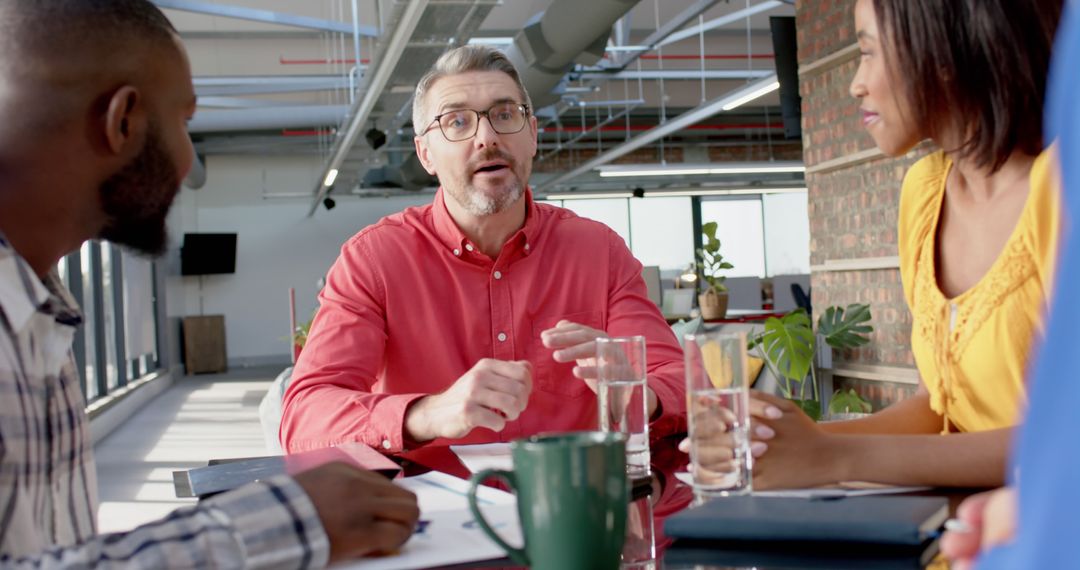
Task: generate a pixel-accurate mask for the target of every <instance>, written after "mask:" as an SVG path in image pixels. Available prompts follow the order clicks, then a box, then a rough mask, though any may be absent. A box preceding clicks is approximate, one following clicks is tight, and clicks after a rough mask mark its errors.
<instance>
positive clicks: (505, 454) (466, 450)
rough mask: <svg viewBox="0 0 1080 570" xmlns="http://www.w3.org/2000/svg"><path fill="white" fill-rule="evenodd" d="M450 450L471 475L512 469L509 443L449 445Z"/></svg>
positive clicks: (512, 463) (512, 461)
mask: <svg viewBox="0 0 1080 570" xmlns="http://www.w3.org/2000/svg"><path fill="white" fill-rule="evenodd" d="M450 450H451V451H453V452H454V454H455V455H457V456H458V459H460V460H461V462H462V463H463V464H465V468H466V469H468V470H469V471H472V472H473V473H476V472H477V471H482V470H484V469H504V470H506V471H510V470H512V469H513V468H514V458H513V457H511V455H510V444H509V443H483V444H479V445H451V446H450Z"/></svg>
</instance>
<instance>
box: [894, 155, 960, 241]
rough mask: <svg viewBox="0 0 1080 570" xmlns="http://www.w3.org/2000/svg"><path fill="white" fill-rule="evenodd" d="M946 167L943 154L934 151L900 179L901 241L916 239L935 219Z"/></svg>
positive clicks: (946, 159) (947, 172) (947, 161)
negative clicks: (902, 181)
mask: <svg viewBox="0 0 1080 570" xmlns="http://www.w3.org/2000/svg"><path fill="white" fill-rule="evenodd" d="M949 166H950V162H949V159H948V157H946V156H945V153H944V152H941V151H937V152H933V153H930V154H928V155H926V156H924V157H922V158H920V159H919V160H918V161H916V162H915V164H913V165H912V166H911V168H909V169H908V171H907V174H905V175H904V183H903V186H901V189H900V213H899V218H900V219H899V225H900V234H901V240H902V241H903V240H904V238H905V237H908V238H915V239H919V236H920V235H921V234H922V233H924V232H925V230H926V229H927V228H929V227H930V226H931V225H932V224H933V223H934V220H936V219H937V208H939V207H940V205H941V193H942V192H944V190H945V177H946V176H948V174H949Z"/></svg>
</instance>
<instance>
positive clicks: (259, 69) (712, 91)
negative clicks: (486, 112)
mask: <svg viewBox="0 0 1080 570" xmlns="http://www.w3.org/2000/svg"><path fill="white" fill-rule="evenodd" d="M454 1H457V0H454ZM764 1H765V0H754V1H752V2H748V1H746V0H743V1H724V0H720V1H718V2H711V3H710V4H711V7H709V8H708V9H707V10H705V11H704V12H703V13H702V14H701V15H700V17H695V18H693V19H691V20H690V22H689V23H688V24H687V25H686V26H684V28H685V27H690V26H693V25H696V24H697V23H698V22H699V21H700V22H709V21H712V20H715V19H718V18H723V17H725V16H729V15H731V14H733V13H736V12H739V11H742V10H745V9H747V7H748V6H751V7H752V6H755V5H758V4H762V3H764ZM480 2H481V3H490V2H488V1H486V0H480ZM551 2H552V0H502V1H501V2H498V3H496V4H494V5H491V6H486V7H485V8H484V9H485V10H486V17H484V19H483V20H482V23H480V24H479V27H478V29H476V30H475V31H473V32H471V33H470V37H471V38H474V39H486V40H484V41H491V42H494V43H496V44H501V45H503V46H506V44H505V41H506V40H505V39H506V38H510V37H512V36H513V35H514V34H516V33H517V32H518V31H520V30H521V29H522V28H523V27H524V26H525V25H526V23H527V22H528V21H529V20H530V18H532V17H533V16H534V15H536V14H538V13H540V12H543V11H544V10H545V9H547V8H548V6H549V5H550V4H551ZM161 4H163V5H166V6H168V5H173V6H175V5H179V6H181V7H184V8H187V9H185V10H177V9H170V8H166V9H165V12H166V14H167V15H168V16H169V18H170V19H171V20H172V21H173V23H174V24H175V25H176V27H177V29H178V30H179V31H180V34H181V36H182V38H183V39H184V41H185V44H186V46H187V48H188V51H189V55H190V57H191V61H192V70H193V73H194V75H195V76H196V84H197V91H198V92H199V95H200V99H201V103H200V107H199V113H198V114H197V117H196V121H195V122H194V123H193V137H192V138H193V140H194V141H195V143H196V148H197V150H198V151H199V152H200V153H201V154H203V155H214V154H271V155H272V154H318V155H320V156H327V157H328V155H329V153H330V150H331V149H332V147H333V146H334V142H335V139H337V138H338V137H339V136H340V134H339V128H340V129H343V128H344V127H345V124H344V123H343V121H344V120H345V119H346V117H345V115H346V113H347V112H348V108H349V107H350V105H351V104H352V103H353V102H354V100H355V97H354V95H353V91H352V89H353V88H357V89H360V90H361V93H362V86H363V84H364V81H365V80H366V79H367V78H366V77H365V76H364V73H365V72H368V70H371V69H373V68H374V66H376V65H378V62H377V61H374V62H373V61H369V60H371V59H372V58H373V57H374V56H376V55H377V54H378V53H379V49H380V45H383V44H382V43H380V42H383V43H385V42H386V40H387V37H386V34H389V33H391V32H392V29H391V28H390V27H389V26H390V25H392V24H393V22H392V21H391V20H392V19H393V18H394V17H395V16H394V14H395V13H398V12H400V11H401V9H402V2H400V1H398V0H355V1H353V0H328V1H315V2H296V1H295V0H220V1H218V0H214V1H205V0H204V1H195V0H191V1H188V0H170V2H165V1H164V0H162V2H161ZM354 4H355V5H356V7H357V14H356V15H357V23H358V24H359V25H360V27H361V28H364V29H366V30H368V31H369V32H371V31H374V32H375V34H376V36H375V37H372V36H360V37H359V38H358V45H357V43H354V40H356V39H357V37H356V36H354V35H353V34H344V33H339V32H330V31H321V30H316V29H312V28H308V27H298V26H296V25H282V24H275V23H269V22H265V21H253V20H250V19H240V18H235V17H226V16H222V15H211V14H206V13H198V11H190V10H201V9H205V8H206V7H207V5H211V6H216V7H219V8H223V9H228V10H230V11H236V12H239V13H242V14H243V15H245V16H248V15H254V16H265V15H266V13H273V14H277V15H283V16H288V17H295V18H296V19H303V20H304V22H309V21H311V20H318V21H323V22H328V23H337V24H344V25H347V26H349V27H350V28H351V26H352V25H353V16H354V14H353V5H354ZM440 4H446V2H445V0H444V1H442V2H440V0H430V1H429V3H428V7H427V10H433V9H438V8H440V7H442V8H445V6H440ZM701 4H702V2H701V1H700V0H642V1H640V2H638V3H637V4H636V5H635V6H634V7H633V8H632V9H631V10H630V12H629V14H628V17H627V18H626V19H624V20H623V21H620V22H619V23H618V24H617V26H616V28H617V29H616V30H615V31H614V32H613V34H612V39H611V40H610V41H609V43H608V45H609V49H610V51H608V53H607V55H606V59H605V60H603V61H601V62H600V64H598V66H591V67H588V68H585V67H581V68H579V69H577V70H575V72H576V73H571V75H570V77H571V78H572V79H571V80H570V81H568V82H567V83H566V85H567V86H568V87H569V89H568V90H567V91H569V92H568V93H565V94H564V95H563V97H562V101H563V102H562V103H561V104H560V105H558V106H556V107H551V108H548V109H544V110H539V111H538V116H539V117H540V118H541V123H542V124H543V126H544V128H543V130H542V132H541V135H540V138H541V151H540V154H541V155H547V156H546V158H545V160H544V161H542V162H541V163H540V164H538V168H537V171H538V172H537V175H536V176H537V177H539V178H540V179H543V178H544V177H545V176H551V177H554V176H557V175H558V174H559V173H560V172H562V171H564V170H566V169H567V168H569V167H571V166H573V165H575V164H579V163H581V162H582V161H584V160H587V159H588V158H590V157H593V156H596V155H597V154H602V153H603V152H605V151H606V150H608V149H610V148H611V147H612V146H613V145H615V144H618V143H619V142H621V141H625V140H627V139H631V138H633V137H634V136H636V135H638V134H640V133H641V132H644V131H647V130H648V129H651V128H654V127H656V126H657V125H660V124H662V123H664V122H665V121H669V120H671V119H673V118H675V117H677V116H678V115H679V114H681V113H683V112H686V111H688V110H690V109H692V108H694V107H697V106H699V105H700V104H701V103H703V102H705V101H709V100H714V99H716V98H718V97H721V96H723V95H725V94H727V93H730V92H732V91H734V90H737V89H739V88H740V87H743V86H744V85H746V83H747V82H748V79H747V78H745V77H743V76H750V75H752V74H758V75H760V74H762V73H772V72H774V64H773V60H772V58H771V55H772V43H771V38H770V35H769V21H768V19H769V17H770V16H792V15H794V6H792V5H790V4H787V3H784V4H781V5H779V6H777V7H774V8H772V9H769V10H767V11H764V12H762V13H759V14H756V15H753V16H751V17H749V18H741V19H738V20H737V21H734V22H732V23H729V24H727V25H725V26H723V27H719V28H716V29H711V30H708V31H706V32H704V33H703V34H701V35H697V34H695V35H692V36H690V37H687V38H685V39H683V40H680V41H677V42H673V43H670V44H667V45H664V46H663V47H662V48H660V49H656V50H652V51H648V52H645V53H644V55H643V56H642V57H641V58H640V59H637V60H636V61H634V62H633V63H631V64H630V65H629V66H627V67H626V68H625V69H624V71H623V75H624V77H619V76H616V77H615V78H612V77H609V76H608V74H601V73H596V72H595V69H596V68H597V67H602V66H605V65H609V64H610V63H611V62H612V61H616V60H618V59H619V58H622V57H626V55H627V53H628V52H626V51H620V50H619V47H618V46H619V45H623V46H627V45H630V46H632V45H639V44H637V43H636V42H642V41H644V40H645V39H646V38H648V37H649V36H650V34H654V33H655V32H656V30H657V29H658V28H660V27H662V26H664V24H666V23H668V22H670V21H671V20H673V19H674V18H676V17H677V16H679V14H681V13H683V12H684V11H686V10H687V9H688V8H691V7H693V6H698V5H701ZM210 11H214V10H210ZM259 11H262V12H259ZM627 20H628V21H629V25H628V26H627V25H626V21H627ZM421 25H423V24H421ZM413 44H415V41H413ZM410 45H412V44H410ZM357 47H358V48H359V53H360V59H361V66H360V70H359V74H360V77H359V78H357V77H356V76H355V75H352V72H353V69H354V67H355V65H354V60H355V53H356V51H357ZM506 47H508V46H506ZM438 49H445V47H440V48H438ZM702 55H704V56H705V57H704V58H702V57H701V56H702ZM748 55H751V56H753V57H747V56H748ZM403 61H404V60H403ZM402 65H407V61H406V63H405V64H402ZM424 66H425V67H426V64H424ZM413 71H416V70H413ZM703 71H704V73H702V72H703ZM396 72H398V73H404V70H401V69H399V70H396ZM659 72H662V73H664V74H667V75H669V76H670V75H677V76H679V78H677V79H672V78H668V79H665V80H660V79H654V78H651V77H650V78H644V79H641V78H639V77H640V76H642V75H644V76H650V75H656V74H657V73H659ZM724 74H728V75H731V74H734V75H735V78H727V79H715V78H705V79H703V76H704V77H713V76H716V75H724ZM409 75H410V76H411V75H413V73H411V72H410V73H409ZM627 75H628V76H629V77H625V76H627ZM750 80H752V79H750ZM387 89H395V90H396V91H399V92H401V93H395V95H398V96H399V97H397V99H394V104H395V105H396V104H398V103H399V100H400V101H404V103H405V104H406V105H407V104H408V98H409V93H408V92H407V91H408V90H407V89H406V88H405V87H393V86H392V85H388V87H387ZM597 102H600V104H597ZM603 102H609V103H608V104H604V103H603ZM305 110H309V111H310V116H309V114H305V113H308V111H305ZM315 110H318V111H319V112H318V113H315V112H314V111H315ZM400 111H401V109H384V110H383V112H382V113H381V114H380V113H379V112H375V113H373V115H372V119H373V120H374V123H370V126H374V127H377V128H379V129H383V130H389V131H390V132H388V133H387V134H388V141H387V143H386V145H385V146H384V148H382V149H381V150H380V151H378V152H375V151H371V150H370V148H369V147H367V143H366V142H365V141H364V140H363V138H362V137H361V138H360V140H359V141H358V142H357V143H356V145H358V146H359V145H363V146H364V148H365V149H366V150H367V151H368V155H367V156H369V157H370V160H366V164H363V165H361V166H359V167H360V168H377V167H380V166H383V165H386V164H391V165H393V164H395V163H399V162H400V161H401V160H402V156H404V155H408V154H409V153H410V152H411V146H412V145H411V134H410V132H409V129H408V127H409V124H408V123H400V121H399V122H398V123H395V122H394V121H393V120H391V119H392V117H391V116H390V115H393V114H396V113H398V112H400ZM238 113H246V114H248V115H250V116H252V117H255V118H256V119H257V118H259V117H263V116H270V117H272V118H274V119H276V120H268V121H265V122H259V121H258V120H254V122H253V123H250V124H249V123H243V122H242V123H239V125H238V126H237V125H234V126H233V127H232V128H227V129H225V128H221V129H219V128H216V126H215V125H219V124H223V123H224V122H225V121H221V120H220V119H222V118H224V117H227V116H232V115H236V114H238ZM326 115H329V116H331V117H332V118H331V119H328V118H326ZM290 118H295V120H292V121H291V122H290V120H289V119H290ZM779 123H780V108H779V98H778V96H777V94H776V93H772V94H770V95H766V96H764V97H761V98H759V99H757V100H755V101H753V102H751V103H749V104H747V105H745V106H743V107H740V108H739V109H737V110H736V111H733V112H726V113H720V114H717V115H715V116H712V117H710V118H708V119H707V120H703V121H701V122H700V123H698V124H696V125H694V126H693V127H691V128H687V129H682V130H678V131H676V132H673V133H670V134H668V135H667V136H664V137H663V138H661V139H659V140H658V141H656V142H654V143H652V144H649V145H648V146H647V147H646V148H647V149H652V151H653V152H652V154H651V156H654V157H655V158H653V159H652V161H661V160H664V161H669V162H682V161H683V160H684V156H685V159H686V160H687V161H690V159H691V157H693V158H694V159H695V160H698V161H700V158H701V157H703V156H704V157H706V158H708V156H709V153H712V154H713V155H714V156H715V155H722V156H738V155H739V153H742V154H744V155H745V158H743V160H760V159H761V158H762V153H763V152H765V156H764V157H765V158H768V157H769V156H773V157H775V158H777V159H783V160H788V159H791V158H793V157H801V152H800V151H799V148H800V141H798V140H795V141H785V140H784V138H783V132H782V129H781V128H779ZM368 128H370V127H369V126H367V125H365V127H364V131H366V130H367V129H368ZM398 131H400V133H401V134H400V135H399V134H398ZM763 149H765V150H763ZM638 152H639V159H640V153H641V152H642V151H638ZM717 153H719V154H717ZM353 154H356V153H355V152H354V153H353ZM361 154H363V153H361ZM543 163H547V164H543ZM357 167H358V166H357V164H356V161H355V160H353V161H352V165H351V166H350V168H357ZM361 177H362V173H360V175H358V176H355V177H354V179H356V180H359V178H361ZM700 182H709V181H702V180H699V179H688V180H677V181H676V180H671V181H667V180H664V181H661V180H650V181H648V183H649V184H671V183H676V184H684V183H685V184H697V183H700ZM713 182H715V181H713ZM620 184H621V185H623V186H625V185H626V184H627V182H626V181H602V180H600V179H599V178H598V177H596V176H583V177H581V180H580V184H578V186H580V187H581V188H586V187H588V188H593V187H595V188H609V187H613V186H618V185H620ZM317 185H318V181H314V180H313V181H312V188H313V189H314V188H316V187H317ZM350 185H353V184H351V183H350ZM339 191H340V189H339Z"/></svg>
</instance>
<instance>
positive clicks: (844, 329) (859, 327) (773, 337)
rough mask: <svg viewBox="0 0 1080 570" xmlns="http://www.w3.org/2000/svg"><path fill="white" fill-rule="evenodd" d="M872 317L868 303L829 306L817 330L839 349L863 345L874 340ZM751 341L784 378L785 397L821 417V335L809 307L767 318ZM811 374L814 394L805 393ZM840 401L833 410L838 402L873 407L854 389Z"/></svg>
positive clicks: (841, 397)
mask: <svg viewBox="0 0 1080 570" xmlns="http://www.w3.org/2000/svg"><path fill="white" fill-rule="evenodd" d="M870 318H871V316H870V307H869V306H868V305H864V304H851V305H848V306H847V307H846V308H840V307H829V308H828V309H826V310H825V313H824V314H823V315H821V317H820V318H819V319H818V331H817V332H818V334H820V335H821V336H823V337H824V339H825V343H826V344H827V345H829V346H830V347H832V348H835V349H846V348H855V347H859V346H863V345H865V344H867V343H868V342H870V336H869V335H870V333H871V332H873V330H874V327H872V326H871V325H870V324H869V322H870ZM748 344H749V347H748V348H749V349H750V350H755V349H756V350H757V353H758V355H759V356H760V357H761V358H762V360H764V361H765V364H766V365H767V366H768V367H769V370H770V371H772V373H773V375H774V376H776V378H777V379H778V380H779V381H780V389H781V391H782V392H783V394H784V397H785V398H788V399H790V400H792V401H794V402H795V403H796V404H798V405H799V407H800V408H802V409H803V411H805V412H806V414H807V415H808V416H810V417H811V418H814V419H815V420H817V419H820V417H821V402H820V398H819V396H818V393H817V373H816V370H815V366H814V355H815V353H816V350H817V336H816V335H815V334H814V329H813V326H812V322H811V320H810V316H809V315H807V314H806V311H805V310H803V309H801V308H800V309H795V310H794V311H791V312H790V313H788V314H786V315H784V316H783V317H780V318H775V317H772V318H769V319H768V320H766V321H765V328H764V330H762V331H761V332H759V333H757V334H755V335H752V336H751V337H750V339H749V341H748ZM808 377H809V379H810V390H809V392H810V394H806V393H805V392H807V390H806V386H805V381H806V380H807V378H808ZM852 397H854V399H853V398H852ZM834 402H835V400H834ZM840 402H841V404H835V403H834V404H830V408H829V409H830V411H833V412H834V413H836V412H835V410H834V409H833V406H834V405H845V406H851V407H852V409H853V410H857V411H861V410H863V409H868V408H869V404H868V403H866V402H865V401H864V400H862V399H861V398H859V397H858V395H857V394H855V393H854V392H852V393H851V395H850V396H849V395H844V394H841V395H840Z"/></svg>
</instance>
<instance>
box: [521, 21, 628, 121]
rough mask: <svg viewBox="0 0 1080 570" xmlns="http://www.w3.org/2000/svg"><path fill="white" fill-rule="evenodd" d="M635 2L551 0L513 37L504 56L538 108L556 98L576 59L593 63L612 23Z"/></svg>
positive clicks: (599, 56) (603, 46)
mask: <svg viewBox="0 0 1080 570" xmlns="http://www.w3.org/2000/svg"><path fill="white" fill-rule="evenodd" d="M638 2H639V0H589V1H588V2H583V1H581V0H554V1H553V2H552V3H551V6H549V7H548V9H547V10H545V11H543V12H541V13H539V14H537V15H536V16H533V18H532V19H531V20H530V21H529V23H528V24H527V25H526V26H525V28H524V29H523V30H521V31H520V32H518V34H517V36H515V37H514V44H513V45H512V46H511V47H510V49H509V50H507V56H508V57H509V58H510V61H511V62H513V64H514V67H516V68H517V70H518V73H519V74H520V75H521V82H522V83H524V84H525V89H526V90H527V91H528V92H529V96H530V97H531V98H532V101H533V107H534V108H536V109H539V108H541V107H546V106H548V105H551V104H554V103H556V102H558V101H559V98H560V94H559V93H555V92H554V91H555V89H556V87H557V86H558V85H559V82H561V81H562V79H563V77H565V76H566V72H567V71H570V69H571V68H572V67H573V65H574V64H575V63H580V64H582V65H596V64H597V63H598V62H599V61H600V59H601V58H602V57H603V56H604V48H605V46H606V45H607V41H608V37H609V36H610V35H611V27H612V26H614V25H615V22H617V21H618V20H619V18H622V17H623V16H625V15H626V13H627V12H629V11H630V10H631V9H632V8H633V7H634V6H635V5H637V3H638Z"/></svg>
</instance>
